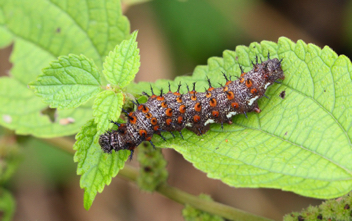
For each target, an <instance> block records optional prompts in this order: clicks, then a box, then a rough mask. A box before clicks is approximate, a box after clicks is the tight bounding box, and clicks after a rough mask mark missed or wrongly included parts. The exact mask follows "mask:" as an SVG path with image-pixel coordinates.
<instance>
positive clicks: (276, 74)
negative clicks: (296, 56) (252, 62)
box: [264, 58, 285, 82]
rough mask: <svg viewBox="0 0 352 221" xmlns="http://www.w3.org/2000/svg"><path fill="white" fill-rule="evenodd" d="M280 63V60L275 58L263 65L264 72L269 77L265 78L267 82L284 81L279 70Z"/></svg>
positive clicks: (282, 73) (283, 76)
mask: <svg viewBox="0 0 352 221" xmlns="http://www.w3.org/2000/svg"><path fill="white" fill-rule="evenodd" d="M281 62H282V59H281V60H279V59H277V58H274V59H269V60H267V61H266V62H265V63H266V64H265V65H264V67H265V69H266V70H265V72H266V73H268V75H269V76H268V78H267V79H268V81H269V82H274V81H276V80H277V79H282V80H283V79H285V75H284V72H283V71H282V68H281Z"/></svg>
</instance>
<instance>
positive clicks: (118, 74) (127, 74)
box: [103, 31, 140, 88]
mask: <svg viewBox="0 0 352 221" xmlns="http://www.w3.org/2000/svg"><path fill="white" fill-rule="evenodd" d="M137 34H138V31H135V32H133V33H132V35H131V38H130V39H129V40H125V41H122V42H121V44H120V45H118V46H116V47H115V49H114V51H112V52H110V54H109V56H108V57H106V62H105V63H104V71H103V73H104V75H105V77H106V79H107V80H108V81H109V82H110V83H112V84H114V85H118V86H119V87H121V88H122V87H125V86H127V85H128V84H129V83H130V82H131V81H132V80H133V79H134V77H135V75H136V74H137V72H138V70H139V66H140V61H139V60H140V56H139V49H138V47H137V42H136V38H137Z"/></svg>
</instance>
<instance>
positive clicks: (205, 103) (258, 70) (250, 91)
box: [99, 55, 285, 159]
mask: <svg viewBox="0 0 352 221" xmlns="http://www.w3.org/2000/svg"><path fill="white" fill-rule="evenodd" d="M256 61H257V62H256V64H253V66H254V67H253V69H252V70H251V71H249V72H247V73H245V72H243V70H242V68H241V70H242V73H241V76H240V77H238V79H237V80H235V81H231V79H230V80H229V79H228V78H227V76H226V75H225V74H224V77H225V79H226V83H225V85H224V86H222V87H220V88H213V86H212V85H211V82H210V80H209V79H208V82H209V88H208V89H207V91H205V92H197V91H196V90H195V83H194V84H193V89H192V90H189V89H188V93H186V94H181V93H180V92H179V90H180V87H181V85H179V86H178V89H177V91H176V92H172V91H171V89H170V85H169V92H168V93H165V94H163V93H162V92H161V94H160V95H155V94H154V92H153V89H152V88H151V91H152V95H151V96H149V95H148V94H146V93H144V94H145V95H147V96H148V97H149V98H148V101H147V102H146V103H144V104H137V110H136V111H135V112H130V113H128V112H127V111H125V110H123V111H124V112H126V113H127V118H128V122H127V123H125V124H119V123H116V122H112V123H114V124H116V125H117V126H118V129H117V130H112V131H107V132H106V133H105V134H103V135H101V136H100V138H99V144H100V146H101V148H102V149H103V151H104V152H106V153H111V151H112V150H115V151H119V150H130V151H131V155H130V159H132V155H133V151H134V149H135V148H136V147H137V146H138V145H139V144H140V143H142V142H143V141H149V142H150V143H151V144H152V145H153V143H152V141H151V139H152V137H153V135H154V134H158V135H160V136H161V137H162V138H163V139H165V138H164V137H163V136H162V135H161V132H162V131H168V132H171V134H172V131H178V132H179V133H180V135H181V137H182V133H181V130H182V129H183V128H185V127H186V128H187V129H188V130H191V131H193V132H194V133H196V134H197V135H198V136H200V135H202V134H204V133H206V132H207V131H208V130H209V125H210V124H211V123H221V126H222V125H223V123H229V124H230V123H232V122H231V118H232V116H234V115H236V114H245V115H246V113H248V112H251V111H255V112H257V113H259V112H260V111H261V110H260V109H259V107H258V103H257V100H258V99H259V98H261V97H262V96H265V91H266V89H267V88H268V86H270V85H272V84H273V83H274V82H277V83H280V82H279V81H277V80H278V79H284V78H285V76H284V73H283V71H282V69H281V61H282V60H278V59H276V58H274V59H270V58H269V55H268V60H267V61H264V62H262V63H260V64H258V59H256ZM187 88H188V86H187ZM246 117H247V115H246ZM182 138H183V137H182ZM153 146H154V145H153Z"/></svg>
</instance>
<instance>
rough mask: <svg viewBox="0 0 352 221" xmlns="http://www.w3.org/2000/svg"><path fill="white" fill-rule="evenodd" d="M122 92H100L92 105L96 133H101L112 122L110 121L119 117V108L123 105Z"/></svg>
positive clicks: (109, 126)
mask: <svg viewBox="0 0 352 221" xmlns="http://www.w3.org/2000/svg"><path fill="white" fill-rule="evenodd" d="M123 100H124V97H123V94H121V93H117V94H115V92H113V91H108V90H106V91H103V92H100V93H99V94H98V95H97V97H96V99H95V101H94V105H93V110H94V111H93V115H94V116H95V118H94V121H95V123H96V124H97V129H98V134H102V133H103V132H105V131H106V130H107V129H109V128H111V127H112V126H113V124H112V123H111V122H110V121H115V122H116V121H117V119H118V118H119V117H120V113H121V108H122V105H123Z"/></svg>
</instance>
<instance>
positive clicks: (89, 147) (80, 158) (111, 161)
mask: <svg viewBox="0 0 352 221" xmlns="http://www.w3.org/2000/svg"><path fill="white" fill-rule="evenodd" d="M96 128H97V125H96V124H95V123H94V120H90V121H88V123H87V124H85V125H84V126H83V127H82V128H81V131H80V132H79V133H78V134H77V135H76V140H77V141H76V143H75V145H74V146H73V149H74V150H76V153H75V156H74V161H75V162H78V166H77V174H78V175H82V176H81V181H80V186H81V188H83V189H84V208H85V209H87V210H88V209H89V208H90V207H91V205H92V203H93V200H94V198H95V196H96V194H97V192H100V193H101V192H102V191H103V189H104V186H105V185H109V184H110V182H111V178H112V177H115V176H116V175H117V173H118V172H119V170H120V169H122V168H123V167H124V165H125V161H126V160H127V158H128V156H129V154H130V151H129V150H123V151H118V152H114V151H113V153H112V154H105V153H103V151H102V150H101V148H100V146H99V144H96V143H94V140H95V139H96V138H95V137H96V136H99V134H97V129H96Z"/></svg>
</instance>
